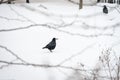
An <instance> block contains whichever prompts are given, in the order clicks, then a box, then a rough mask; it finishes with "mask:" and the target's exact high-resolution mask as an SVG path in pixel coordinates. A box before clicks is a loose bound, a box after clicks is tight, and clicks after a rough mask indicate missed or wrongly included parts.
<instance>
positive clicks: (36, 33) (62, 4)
mask: <svg viewBox="0 0 120 80" xmlns="http://www.w3.org/2000/svg"><path fill="white" fill-rule="evenodd" d="M41 5H42V6H41ZM103 5H104V4H102V3H100V4H97V5H94V6H84V7H83V9H81V10H78V6H77V5H75V4H72V3H70V2H68V1H53V2H50V1H45V2H44V1H43V2H41V3H30V4H25V3H24V4H23V3H21V4H19V3H17V4H10V5H8V4H1V5H0V11H1V12H0V16H2V17H0V30H2V29H13V28H19V27H25V26H29V25H31V24H50V25H53V27H51V28H49V27H46V26H34V27H31V28H28V29H21V30H15V31H8V32H0V45H4V46H7V48H8V49H10V50H11V51H13V52H14V53H16V54H17V55H18V56H19V57H21V58H22V59H23V60H25V61H27V62H30V63H36V64H50V65H57V64H59V63H61V62H62V61H64V60H65V59H68V58H69V57H71V56H74V57H73V58H71V59H70V60H68V61H65V63H64V64H62V65H66V66H72V67H77V66H78V67H79V64H84V65H86V66H87V68H88V69H91V68H94V67H95V65H96V63H97V62H98V59H99V56H100V55H101V51H102V50H103V49H107V48H111V47H112V48H113V49H114V50H115V51H116V53H118V55H120V54H119V49H120V45H119V40H120V34H119V33H120V32H119V31H120V28H119V26H120V25H117V26H116V24H119V23H120V20H119V18H120V13H119V12H118V11H117V10H116V9H114V7H116V6H117V5H111V4H107V6H109V11H110V12H109V14H107V15H106V14H103V13H102V6H103ZM43 6H44V7H43ZM117 8H120V7H119V6H117ZM6 18H9V19H6ZM54 24H56V25H54ZM66 24H67V25H68V26H65V27H64V25H66ZM114 25H115V29H114V27H113V28H111V27H112V26H114ZM104 27H107V28H108V29H105V30H104ZM109 27H110V28H109ZM99 34H102V35H99ZM111 34H114V35H113V36H111ZM91 35H93V36H91ZM94 35H96V36H94ZM53 37H56V38H58V40H57V46H56V49H55V50H53V52H52V53H51V52H50V51H48V50H47V49H42V47H43V46H45V45H46V44H47V43H48V42H49V41H51V39H52V38H53ZM116 44H117V45H116ZM113 46H115V47H113ZM14 59H15V58H14V57H13V56H12V55H10V53H8V52H7V51H5V50H4V49H0V60H7V61H10V60H14ZM62 71H65V70H62ZM65 73H67V74H68V75H70V73H71V71H65ZM66 77H67V76H66V75H64V74H63V73H62V72H60V71H59V70H58V69H57V68H47V69H46V68H39V67H31V66H8V67H5V68H3V69H1V70H0V80H40V79H41V80H65V79H66Z"/></svg>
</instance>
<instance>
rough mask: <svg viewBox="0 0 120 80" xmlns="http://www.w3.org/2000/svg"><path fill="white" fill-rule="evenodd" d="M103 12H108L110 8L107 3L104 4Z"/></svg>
mask: <svg viewBox="0 0 120 80" xmlns="http://www.w3.org/2000/svg"><path fill="white" fill-rule="evenodd" d="M103 13H105V14H108V8H107V7H106V5H104V7H103Z"/></svg>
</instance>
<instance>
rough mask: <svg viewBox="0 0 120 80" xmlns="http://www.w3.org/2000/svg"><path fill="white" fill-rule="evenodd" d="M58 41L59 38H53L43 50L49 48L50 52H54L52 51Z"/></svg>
mask: <svg viewBox="0 0 120 80" xmlns="http://www.w3.org/2000/svg"><path fill="white" fill-rule="evenodd" d="M56 40H57V38H53V39H52V41H51V42H49V43H48V44H47V45H46V46H45V47H43V49H45V48H47V49H48V50H50V52H52V50H53V49H55V47H56Z"/></svg>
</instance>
